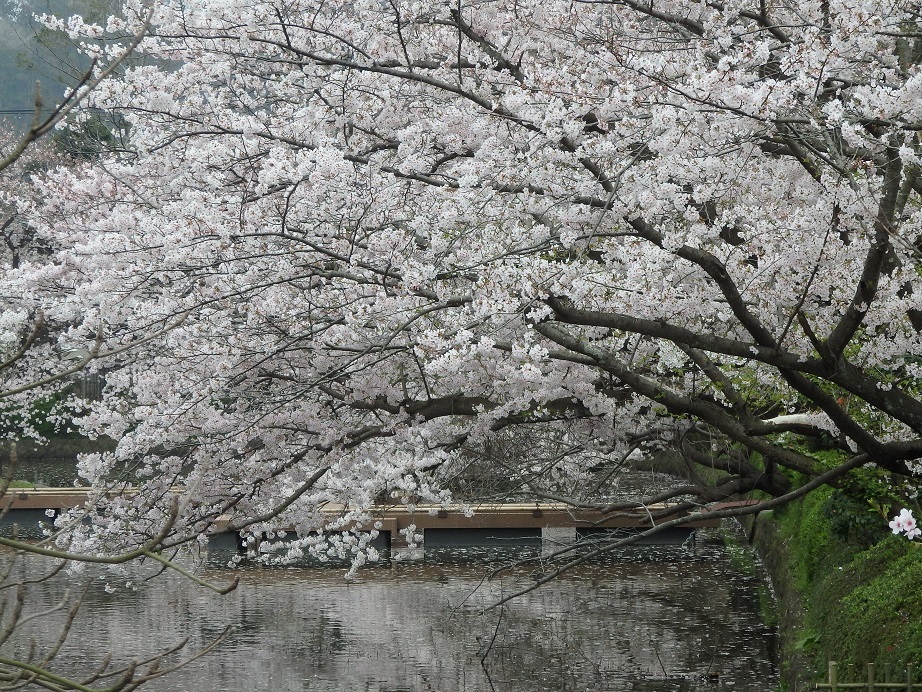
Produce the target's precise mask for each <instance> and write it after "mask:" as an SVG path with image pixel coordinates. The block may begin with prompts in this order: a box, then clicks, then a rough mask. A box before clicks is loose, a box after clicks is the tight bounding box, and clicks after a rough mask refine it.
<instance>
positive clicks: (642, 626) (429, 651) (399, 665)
mask: <svg viewBox="0 0 922 692" xmlns="http://www.w3.org/2000/svg"><path fill="white" fill-rule="evenodd" d="M523 550H529V549H523ZM532 550H533V549H532ZM522 554H523V553H521V551H520V552H519V553H517V555H518V556H519V557H521V556H522ZM511 557H514V556H513V555H512V553H511V552H510V550H509V549H502V550H500V549H495V548H493V549H489V550H488V551H487V552H483V551H482V550H480V551H478V550H476V549H467V550H464V549H452V550H440V551H431V550H430V551H429V552H428V553H427V555H426V559H425V560H424V561H422V562H396V561H395V562H391V563H389V564H387V565H381V566H374V567H370V568H367V569H364V570H362V571H361V572H360V573H359V578H358V579H357V580H355V581H346V580H345V579H343V570H342V569H340V568H330V567H327V568H292V567H289V568H266V567H259V566H246V567H243V568H242V569H237V570H231V569H226V568H220V567H214V568H209V569H207V570H205V572H204V573H203V576H204V577H205V578H207V579H209V580H210V581H212V582H215V583H226V582H228V581H230V580H231V579H233V577H235V576H239V578H240V585H239V587H238V588H237V589H236V591H234V592H232V593H230V594H228V595H226V596H219V595H217V594H214V593H212V592H209V591H207V590H204V589H202V588H201V587H198V586H196V585H194V584H193V583H191V582H190V581H189V580H187V579H185V578H183V577H181V576H178V575H165V576H164V577H161V578H157V579H153V580H151V581H149V582H147V583H145V584H144V585H143V586H141V587H140V588H136V589H134V588H126V586H125V583H126V580H133V581H138V575H137V574H134V575H133V574H126V575H114V574H111V573H110V574H102V575H99V576H96V577H95V578H94V579H93V581H92V585H91V587H90V589H89V591H88V592H87V593H86V596H85V601H84V604H83V607H82V609H81V610H80V613H79V615H78V616H77V619H76V620H75V622H74V625H73V628H72V631H71V635H70V637H69V638H68V640H67V642H66V644H65V645H64V646H63V647H62V649H61V652H60V654H59V656H58V658H57V659H56V665H55V670H57V671H60V672H62V673H63V672H67V673H69V674H71V675H78V674H84V673H88V672H90V671H91V670H92V669H94V668H95V667H96V666H97V665H98V664H99V662H100V660H101V659H102V656H103V654H104V653H105V652H112V654H113V656H114V659H115V660H116V661H119V660H120V661H126V660H128V659H130V658H133V657H142V656H145V655H149V654H150V653H152V652H154V651H155V650H157V649H166V648H168V647H170V646H172V645H174V644H176V643H177V642H178V641H179V640H181V639H184V638H186V637H188V638H189V645H188V649H187V650H194V649H197V648H201V647H203V646H205V645H206V644H207V643H208V642H209V641H210V640H211V639H212V638H214V637H215V636H216V635H217V634H218V633H220V632H221V631H222V630H223V628H224V627H225V626H227V625H230V626H232V627H233V631H232V633H231V634H230V635H229V637H228V638H227V639H226V640H225V641H224V642H223V643H222V644H221V645H220V646H219V647H218V648H217V649H216V650H215V651H214V652H212V653H210V654H208V655H207V656H204V657H202V658H200V659H198V660H196V661H194V662H192V663H190V664H189V665H188V666H186V667H184V668H182V669H181V670H179V671H177V672H175V673H173V674H171V675H169V676H167V677H165V678H162V679H159V680H155V681H153V682H151V683H149V685H147V686H145V687H144V688H143V689H145V690H195V691H196V692H224V691H228V692H230V691H233V692H238V691H240V690H266V691H269V690H272V691H273V692H276V691H283V692H289V691H290V692H300V691H308V690H310V691H314V690H316V691H321V690H323V691H329V692H339V691H342V692H347V691H348V692H354V691H357V690H366V691H369V692H372V691H373V692H397V691H398V690H400V691H402V690H408V691H409V690H412V691H414V692H416V691H429V690H432V691H439V692H454V691H465V690H472V691H473V690H487V691H489V690H496V691H498V692H499V691H502V692H519V691H521V692H538V691H543V690H547V691H552V690H553V691H555V692H564V691H569V690H574V691H575V690H581V691H582V690H587V689H591V690H594V691H605V690H618V691H624V690H633V691H637V692H641V691H642V692H649V691H653V690H676V691H679V690H681V691H687V692H698V691H699V690H700V691H704V690H721V691H723V690H734V691H735V692H767V691H769V690H772V689H775V688H776V687H777V685H778V665H777V645H778V642H777V633H776V631H775V630H774V628H772V627H768V626H766V625H765V624H764V623H763V622H762V618H761V616H760V612H759V600H760V599H759V589H760V586H761V581H760V577H759V576H757V575H756V574H753V573H749V574H745V573H741V571H740V570H739V566H738V564H737V562H738V561H734V560H733V559H731V558H732V555H731V554H730V552H729V550H728V549H727V548H726V547H725V546H724V545H723V543H722V542H721V541H720V540H719V539H718V538H717V537H716V536H715V535H714V534H712V535H711V536H710V537H707V536H705V538H704V540H699V541H698V542H697V545H696V546H695V547H694V548H692V547H690V546H684V547H683V546H644V547H641V548H633V549H628V550H623V551H621V552H620V553H619V554H618V555H616V556H611V557H608V558H606V559H605V560H603V561H596V562H593V563H592V564H587V565H584V566H582V567H580V568H578V569H577V570H574V571H572V572H570V573H567V574H565V575H564V576H562V577H560V578H559V579H557V580H556V581H553V582H551V583H550V584H547V585H545V586H542V587H541V588H539V589H537V590H535V591H532V592H530V593H528V594H525V595H523V596H521V597H519V598H517V599H515V600H514V601H512V602H511V603H509V604H507V605H506V606H505V607H503V608H499V609H493V610H486V611H485V610H484V608H485V607H487V606H489V605H490V604H492V603H495V601H496V600H497V599H498V598H499V597H501V596H502V595H503V594H507V593H509V592H511V591H512V590H515V589H516V588H518V587H520V586H522V585H523V584H527V583H528V581H529V579H532V578H533V577H532V576H531V575H533V574H534V573H535V569H536V567H538V566H537V565H535V564H531V565H524V566H520V567H516V568H514V569H512V570H511V571H509V572H506V573H503V574H502V575H501V576H495V577H493V578H492V579H487V577H488V576H489V575H490V573H491V571H492V570H493V568H494V567H495V566H496V565H497V564H501V563H502V562H503V561H508V560H509V559H510V558H511ZM214 562H215V561H212V564H214ZM220 562H223V561H220ZM735 564H736V566H734V565H735ZM30 565H31V566H30ZM19 569H23V570H26V571H27V572H28V571H29V570H33V571H34V570H35V565H34V563H26V565H25V566H24V567H20V568H19ZM744 571H745V570H744ZM23 576H25V575H23ZM55 579H56V580H58V581H55V580H52V581H50V582H45V583H42V584H39V585H37V586H35V587H33V589H32V591H31V592H30V603H29V606H28V608H27V612H28V611H29V610H30V609H31V610H33V611H37V610H41V609H42V608H47V607H48V606H49V605H50V604H53V603H55V602H56V601H57V600H59V599H60V598H61V589H62V586H64V585H66V583H68V582H72V583H73V585H74V586H76V585H77V584H78V583H79V582H81V580H85V579H87V575H86V574H84V575H80V576H75V575H69V576H66V577H65V576H59V577H56V578H55ZM107 583H108V584H109V585H110V586H114V587H116V588H115V591H114V592H113V593H107V592H106V591H105V589H104V586H105V585H106V584H107ZM762 588H763V589H764V587H762ZM61 617H62V615H61V614H60V613H59V614H55V615H53V616H50V617H45V618H40V619H37V620H35V621H34V622H31V623H29V625H28V628H29V629H30V631H29V632H28V633H27V634H28V635H30V636H35V637H36V639H37V640H38V641H40V642H41V641H44V642H48V641H50V640H51V639H52V638H53V637H55V636H57V632H58V629H59V627H60V622H61V620H60V618H61ZM26 646H27V641H26V638H25V637H23V636H20V637H19V638H18V639H17V640H16V641H15V642H13V643H8V644H7V645H5V646H4V647H3V651H4V653H5V654H6V655H10V654H12V655H16V656H23V655H24V654H25V647H26ZM173 660H175V659H173ZM164 665H165V664H164ZM101 686H104V685H101Z"/></svg>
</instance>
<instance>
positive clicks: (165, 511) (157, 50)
mask: <svg viewBox="0 0 922 692" xmlns="http://www.w3.org/2000/svg"><path fill="white" fill-rule="evenodd" d="M128 7H129V9H130V8H132V7H133V4H132V2H129V3H128ZM47 21H48V23H49V25H50V26H53V27H57V28H61V29H63V30H66V31H69V32H70V34H71V36H72V37H73V38H75V39H77V40H83V39H85V40H87V41H89V42H91V43H92V40H94V39H97V38H98V37H100V36H103V35H105V33H106V31H117V30H119V29H120V26H118V24H117V22H115V21H114V20H113V21H110V25H109V26H96V25H88V24H82V23H81V22H79V21H77V20H71V21H70V22H69V23H65V22H57V23H56V22H55V20H50V19H49V20H47ZM93 45H95V44H93ZM139 50H140V51H141V53H142V54H143V56H144V58H145V59H144V60H143V61H142V62H140V63H137V64H135V65H133V66H132V67H131V68H130V69H127V70H126V71H125V73H124V74H123V75H120V76H119V77H118V78H117V79H110V80H107V81H105V82H104V83H102V84H100V85H99V86H98V88H97V89H96V90H95V91H94V92H93V93H92V95H91V97H90V98H91V100H92V105H93V106H94V107H95V108H98V109H102V110H104V111H111V112H112V113H113V114H115V115H117V117H118V118H122V119H124V121H125V122H127V123H128V124H129V126H130V133H129V138H128V142H127V146H126V147H125V148H124V149H123V150H119V151H116V152H112V153H111V154H110V155H107V156H105V157H103V158H102V159H101V160H100V161H99V162H98V164H97V165H92V166H86V167H83V168H80V169H79V170H66V169H65V170H60V171H58V172H56V173H54V174H53V175H49V176H48V177H47V178H46V179H45V181H44V183H43V187H42V198H43V199H44V200H45V203H44V204H41V205H33V206H32V207H31V208H30V209H28V213H29V214H30V215H31V217H32V219H33V223H34V224H35V228H36V233H38V234H39V237H42V238H47V239H48V241H49V242H50V243H53V244H54V245H55V246H56V247H58V248H60V250H59V251H58V252H57V254H56V255H55V257H54V258H53V260H52V261H46V262H42V263H35V264H31V265H29V266H24V267H22V268H21V270H20V271H19V272H18V273H17V274H16V275H15V277H13V278H14V279H15V280H14V282H13V284H12V285H14V286H15V287H16V290H18V291H19V292H20V293H21V294H22V295H29V296H33V297H34V299H35V300H36V301H38V302H39V303H40V304H41V310H42V311H43V313H44V314H45V315H48V316H53V317H54V319H55V320H56V321H57V322H58V323H59V324H66V325H69V326H68V328H67V330H66V334H65V336H63V337H62V341H61V343H63V340H70V341H71V342H72V343H74V344H88V343H92V344H97V346H95V347H94V348H96V349H97V350H96V351H92V349H90V351H91V355H92V358H91V360H92V362H91V363H89V365H90V366H91V367H94V366H96V365H97V364H98V365H99V366H100V367H104V368H105V371H106V373H105V379H106V388H105V391H104V394H103V397H102V400H101V401H99V402H93V403H92V404H91V406H90V408H89V409H88V410H87V412H86V413H85V415H83V416H82V417H81V418H80V420H79V424H80V425H81V426H82V429H83V430H84V431H85V433H86V434H88V435H106V436H109V437H111V438H113V439H115V440H117V441H118V444H117V447H116V449H115V451H114V452H112V453H108V454H99V455H91V456H87V457H85V458H83V460H82V461H81V462H80V474H81V478H82V480H83V481H84V482H85V483H87V484H91V485H92V486H93V487H95V488H98V489H100V490H102V489H111V488H117V487H139V488H140V492H138V493H137V494H133V495H123V496H118V497H116V498H115V499H112V500H109V501H108V502H107V503H106V505H105V512H104V514H101V515H100V516H99V517H97V519H96V521H95V522H94V524H93V525H92V529H91V528H90V526H89V525H81V526H78V527H77V528H76V529H75V532H74V533H72V534H71V535H70V538H69V539H68V540H69V541H71V543H70V544H69V545H71V546H72V547H73V549H82V548H83V547H84V546H86V545H90V544H92V545H96V546H97V547H98V546H99V544H100V543H99V541H103V543H104V544H105V545H107V546H108V547H109V549H112V550H118V549H126V548H129V547H130V546H132V545H136V544H138V543H144V542H145V541H148V540H150V538H151V536H154V535H157V533H158V531H160V527H162V526H163V522H164V521H165V517H167V516H168V515H169V513H170V511H171V508H175V512H176V516H175V521H173V522H172V531H171V534H170V538H169V539H168V540H169V541H173V543H174V544H177V545H178V544H180V543H182V542H186V541H191V540H201V541H205V540H206V538H205V536H206V534H207V532H208V531H209V530H211V529H212V528H213V526H214V525H215V522H216V521H217V520H218V519H219V517H222V518H224V519H226V518H227V517H230V524H229V525H230V527H231V528H236V529H247V528H249V530H253V531H272V530H276V529H279V528H282V527H292V526H294V527H295V528H296V529H297V530H298V532H299V533H300V535H301V536H303V537H304V539H303V541H302V543H301V544H297V543H296V544H292V546H293V547H292V548H291V550H292V554H297V553H298V552H299V551H300V550H302V549H303V548H304V545H307V544H310V543H311V542H312V541H315V539H314V538H311V536H312V534H311V532H312V531H317V530H321V529H324V528H336V527H337V526H339V527H342V526H346V525H348V524H350V522H353V521H366V522H367V521H369V517H368V514H367V510H368V508H369V506H371V505H372V504H374V503H375V502H378V501H380V500H381V498H382V497H388V498H393V499H395V501H403V502H405V503H407V504H408V505H414V504H416V503H418V502H421V501H431V502H448V501H449V500H450V497H449V494H448V493H447V492H446V490H445V487H446V479H449V478H451V477H453V475H456V474H457V473H458V472H459V469H461V468H463V467H464V465H465V464H466V463H469V460H470V454H471V453H472V452H471V450H475V451H476V450H483V449H484V448H485V447H486V446H488V445H489V444H490V443H491V441H493V440H496V439H497V436H498V435H512V434H517V435H520V436H525V437H524V438H522V437H519V439H526V440H527V439H529V437H528V436H529V435H531V439H540V440H542V442H541V443H540V444H537V445H532V449H533V450H534V453H535V455H536V458H538V457H540V459H541V460H542V463H536V464H528V463H525V464H523V465H521V466H520V467H517V468H516V469H515V470H514V471H510V473H511V475H512V477H513V479H514V480H515V481H516V484H517V485H516V487H517V488H518V490H517V491H516V492H522V493H526V494H528V495H529V496H531V497H535V496H545V497H547V496H551V497H556V498H564V499H567V500H570V501H573V502H584V503H585V502H589V503H593V502H596V503H598V502H601V503H602V504H603V505H604V506H607V507H608V508H609V509H610V510H612V511H615V510H617V509H619V508H621V507H622V506H623V504H621V503H619V502H617V500H615V501H611V500H610V498H609V499H604V500H601V499H600V498H603V496H605V495H606V489H605V488H606V486H605V484H604V483H602V484H599V483H597V482H594V481H593V480H592V479H603V480H606V482H607V481H608V479H611V478H616V477H617V476H618V474H619V473H621V470H622V469H623V468H627V467H628V466H630V463H631V462H632V461H633V460H634V459H637V458H642V457H647V456H650V455H651V454H654V453H656V452H660V453H665V452H667V451H668V452H669V458H670V459H671V460H672V463H673V464H674V466H676V467H678V469H679V470H680V472H681V474H682V475H683V476H684V477H685V478H686V479H687V480H686V481H685V482H683V483H681V484H680V486H679V487H676V488H673V489H671V490H668V491H665V492H662V493H656V495H657V496H656V497H652V496H651V497H648V498H647V501H648V502H649V501H653V500H668V499H675V498H683V503H679V504H678V508H683V509H688V508H690V507H692V508H702V507H708V506H709V505H711V504H712V503H715V502H719V501H723V500H726V499H733V498H739V497H743V496H748V495H749V494H751V493H754V492H757V493H760V495H759V497H763V498H767V499H766V500H765V501H764V502H763V503H762V504H761V505H758V506H756V507H746V508H737V509H734V510H732V512H736V513H744V512H752V511H757V509H759V508H764V507H770V506H776V505H778V504H781V503H784V502H786V501H789V500H790V499H792V498H794V497H798V496H800V495H802V494H804V493H806V492H809V491H810V490H812V489H814V488H816V487H819V486H820V485H823V484H838V485H844V486H847V485H848V484H849V483H850V482H851V480H850V479H851V478H852V476H853V474H854V472H855V470H857V469H862V468H864V469H872V471H870V473H873V474H877V475H878V476H880V477H881V478H882V479H884V480H885V482H887V483H889V484H890V485H891V487H892V489H893V493H894V497H897V496H902V497H904V498H905V500H906V501H907V502H909V501H910V500H911V499H912V497H913V493H914V491H915V485H916V484H917V483H918V478H919V474H920V471H922V466H920V464H919V461H918V460H919V458H920V457H922V379H920V375H922V369H920V365H922V340H920V338H919V329H920V328H922V306H920V302H919V301H920V298H919V296H920V295H922V293H920V292H922V285H920V282H922V279H920V249H922V246H920V238H922V232H920V223H922V211H920V201H919V200H920V193H922V177H919V165H920V158H919V157H920V151H922V150H920V141H919V130H920V128H922V98H920V97H922V70H920V57H922V23H920V12H919V8H918V6H917V4H915V3H913V2H909V1H907V0H897V1H896V2H886V3H885V2H880V1H878V0H816V1H811V2H787V1H780V0H761V1H760V0H727V1H726V2H717V1H709V2H702V3H687V2H679V1H678V0H656V2H647V1H646V0H617V1H616V0H611V1H608V0H597V1H582V2H580V1H566V2H564V1H562V0H560V1H556V0H541V2H536V1H533V0H497V1H493V2H481V1H479V0H474V1H471V0H463V1H462V0H458V2H450V3H444V4H438V5H432V4H429V3H418V2H403V1H402V0H388V1H383V0H375V1H374V2H368V1H365V0H362V1H359V2H351V1H350V2H335V1H326V2H311V1H310V0H292V1H290V2H284V3H282V2H271V1H270V0H251V1H250V2H239V1H237V0H194V1H192V2H183V3H171V2H164V3H162V4H159V5H157V6H156V9H155V11H154V15H153V19H152V28H151V31H150V33H149V35H148V36H147V37H146V38H145V39H144V40H143V42H142V43H141V45H140V46H139ZM102 354H106V357H105V358H103V357H97V356H101V355H102ZM33 379H34V378H33ZM810 439H812V440H814V441H815V442H816V444H818V445H819V446H821V447H824V448H825V449H826V450H827V452H829V453H827V454H825V455H816V454H811V453H810V452H809V451H808V450H809V445H808V443H807V442H806V441H808V440H810ZM526 444H528V443H527V442H526ZM571 481H576V482H571ZM651 495H652V493H651ZM175 498H178V504H176V503H174V499H175ZM468 499H476V498H468ZM331 502H334V503H341V504H342V505H343V506H344V507H345V509H344V510H343V513H342V515H341V516H340V517H339V518H338V519H336V520H335V521H334V522H333V524H330V520H329V518H327V517H325V516H324V515H322V514H321V513H320V511H319V508H320V507H322V506H323V505H324V504H325V503H331ZM724 511H725V512H730V511H731V510H724ZM668 516H669V515H664V516H658V517H657V520H658V521H662V520H666V519H668ZM882 526H883V522H882ZM356 540H358V539H356ZM94 541H95V542H94Z"/></svg>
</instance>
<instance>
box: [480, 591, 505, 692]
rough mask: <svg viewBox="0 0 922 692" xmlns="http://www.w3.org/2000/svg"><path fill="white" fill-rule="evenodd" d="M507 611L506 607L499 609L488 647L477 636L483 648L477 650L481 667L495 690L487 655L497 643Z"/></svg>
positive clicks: (491, 687)
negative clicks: (497, 636)
mask: <svg viewBox="0 0 922 692" xmlns="http://www.w3.org/2000/svg"><path fill="white" fill-rule="evenodd" d="M505 612H506V609H505V608H500V609H499V615H497V617H496V626H495V627H494V628H493V636H492V637H491V638H490V642H489V644H487V646H486V648H484V647H483V642H482V641H481V639H480V637H477V641H478V643H479V644H480V645H481V650H480V651H478V652H477V655H478V657H479V658H480V667H481V668H483V672H484V675H486V676H487V682H488V683H489V684H490V689H491V690H493V691H494V692H495V690H496V687H494V685H493V680H492V678H491V677H490V670H489V668H487V656H489V655H490V652H491V651H492V650H493V645H494V644H495V643H496V635H498V634H499V626H500V625H501V624H502V622H503V615H504V614H505Z"/></svg>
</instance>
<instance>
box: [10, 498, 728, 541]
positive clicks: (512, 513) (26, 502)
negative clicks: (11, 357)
mask: <svg viewBox="0 0 922 692" xmlns="http://www.w3.org/2000/svg"><path fill="white" fill-rule="evenodd" d="M88 497H89V491H88V490H87V489H81V488H35V489H20V488H16V489H11V490H9V491H8V492H7V494H6V497H5V498H4V499H3V500H2V502H3V506H5V507H8V508H9V509H11V510H20V509H32V510H36V509H38V510H44V509H65V508H70V507H80V506H83V505H84V504H85V503H86V502H87V499H88ZM468 507H470V509H471V510H472V511H473V514H472V515H471V516H467V515H465V513H464V511H462V509H463V508H462V507H461V506H457V507H448V508H443V507H440V506H431V505H417V506H416V507H415V511H413V512H410V511H408V510H407V508H406V507H405V506H403V505H397V506H383V505H382V506H376V507H372V508H371V514H372V516H373V517H374V521H375V522H379V528H380V529H381V530H382V531H390V532H391V535H395V534H396V533H397V532H399V531H402V530H405V529H407V528H408V527H409V526H410V525H413V526H415V527H416V529H422V530H425V529H496V528H507V529H543V528H551V527H553V528H564V527H575V528H578V529H579V528H583V529H594V528H595V529H616V528H632V529H643V528H650V526H652V521H651V518H652V515H656V514H660V513H661V512H664V511H666V510H668V508H669V507H668V505H662V504H661V505H649V506H647V507H645V508H644V507H638V508H637V509H634V510H630V511H619V512H611V513H603V512H601V511H599V510H591V509H576V508H573V507H570V506H569V505H566V504H562V503H518V504H477V505H468ZM322 511H323V513H324V514H326V515H328V516H329V517H330V519H334V518H335V517H337V516H342V515H343V514H344V513H345V507H344V506H343V505H336V504H332V503H329V504H327V505H325V506H324V507H323V509H322ZM674 516H681V515H679V514H677V515H672V516H670V517H669V518H673V517H674ZM231 519H232V517H230V516H227V517H222V518H221V519H219V521H218V523H217V525H216V527H215V532H221V531H222V530H223V529H224V528H225V527H226V526H227V525H228V524H229V523H230V521H231ZM719 523H720V520H719V519H699V520H696V521H693V522H689V523H688V524H686V525H685V526H686V527H687V528H700V527H704V526H717V525H718V524H719ZM359 528H368V529H371V528H372V527H371V526H363V527H359Z"/></svg>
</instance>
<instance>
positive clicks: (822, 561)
mask: <svg viewBox="0 0 922 692" xmlns="http://www.w3.org/2000/svg"><path fill="white" fill-rule="evenodd" d="M832 493H833V490H832V489H831V488H821V489H819V490H817V491H815V492H813V493H810V494H809V495H807V496H806V497H805V498H804V499H803V500H802V501H801V502H799V503H796V504H792V505H789V506H788V507H787V508H786V509H785V510H784V512H783V513H782V514H781V532H782V535H783V536H784V537H785V540H786V541H787V542H788V543H790V544H791V559H792V563H791V571H792V573H793V576H794V583H795V585H796V587H797V590H798V591H800V592H801V593H803V594H808V593H809V592H810V590H811V587H812V584H813V582H814V580H815V579H816V577H817V575H818V574H820V573H821V572H822V570H824V569H826V568H827V566H828V562H829V560H830V559H831V558H833V556H834V554H835V553H838V552H839V551H841V546H839V545H837V540H836V537H835V536H834V535H833V533H832V531H831V528H830V523H829V520H828V519H827V517H826V509H825V506H826V502H827V500H828V499H829V498H830V497H831V495H832ZM833 559H834V558H833Z"/></svg>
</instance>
